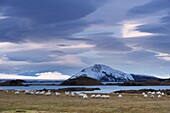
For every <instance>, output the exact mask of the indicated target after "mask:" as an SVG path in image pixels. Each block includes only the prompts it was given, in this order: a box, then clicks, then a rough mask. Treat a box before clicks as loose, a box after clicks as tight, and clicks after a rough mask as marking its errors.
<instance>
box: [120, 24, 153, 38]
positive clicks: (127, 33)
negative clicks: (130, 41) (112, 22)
mask: <svg viewBox="0 0 170 113" xmlns="http://www.w3.org/2000/svg"><path fill="white" fill-rule="evenodd" d="M143 24H144V23H137V22H125V23H124V24H123V26H122V37H123V38H134V37H145V36H154V35H156V34H154V33H149V32H141V31H139V30H137V27H138V26H141V25H143Z"/></svg>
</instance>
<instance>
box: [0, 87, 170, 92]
mask: <svg viewBox="0 0 170 113" xmlns="http://www.w3.org/2000/svg"><path fill="white" fill-rule="evenodd" d="M68 87H86V88H100V89H101V90H96V91H87V92H104V93H109V92H113V91H118V90H139V89H155V90H159V89H170V86H27V87H25V86H1V87H0V90H11V89H15V90H41V89H44V88H45V89H59V88H68Z"/></svg>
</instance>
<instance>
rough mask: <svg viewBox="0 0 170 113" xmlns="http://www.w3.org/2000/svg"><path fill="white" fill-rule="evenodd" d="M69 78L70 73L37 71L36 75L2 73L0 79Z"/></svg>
mask: <svg viewBox="0 0 170 113" xmlns="http://www.w3.org/2000/svg"><path fill="white" fill-rule="evenodd" d="M68 78H70V76H69V75H63V74H61V73H59V72H44V73H37V74H36V75H35V76H24V75H17V74H4V73H0V79H28V80H29V79H31V80H66V79H68Z"/></svg>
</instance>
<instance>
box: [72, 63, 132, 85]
mask: <svg viewBox="0 0 170 113" xmlns="http://www.w3.org/2000/svg"><path fill="white" fill-rule="evenodd" d="M80 76H84V77H90V78H94V79H97V80H99V81H101V82H126V81H133V80H134V78H133V77H132V75H130V74H126V73H124V72H121V71H119V70H115V69H112V68H110V67H108V66H106V65H102V64H95V65H94V66H91V67H89V68H85V69H83V70H81V71H80V72H79V73H77V74H75V75H73V76H72V77H71V78H70V79H75V78H78V77H80Z"/></svg>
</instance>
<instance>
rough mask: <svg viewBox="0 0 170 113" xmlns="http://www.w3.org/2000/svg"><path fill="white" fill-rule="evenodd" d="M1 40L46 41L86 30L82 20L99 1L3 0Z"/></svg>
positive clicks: (92, 10)
mask: <svg viewBox="0 0 170 113" xmlns="http://www.w3.org/2000/svg"><path fill="white" fill-rule="evenodd" d="M0 2H1V5H0V8H1V9H2V10H1V11H0V13H1V14H2V16H5V17H8V18H6V19H2V20H0V26H3V27H1V28H0V34H1V35H0V37H1V38H0V41H10V42H19V41H25V40H31V41H32V40H33V41H40V40H41V41H43V40H44V41H46V40H50V39H56V38H63V37H65V38H66V37H67V36H70V35H72V34H74V33H77V32H79V31H81V30H83V29H84V28H85V27H87V26H88V24H89V23H88V22H86V21H83V20H81V18H83V17H85V16H86V15H88V14H90V13H92V12H94V11H95V10H96V9H97V8H98V7H99V6H100V4H101V1H98V0H81V1H80V0H69V1H67V0H50V1H49V0H36V1H35V0H28V1H23V0H1V1H0Z"/></svg>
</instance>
